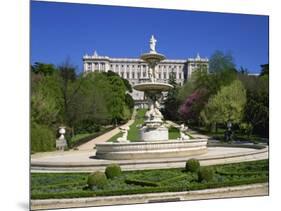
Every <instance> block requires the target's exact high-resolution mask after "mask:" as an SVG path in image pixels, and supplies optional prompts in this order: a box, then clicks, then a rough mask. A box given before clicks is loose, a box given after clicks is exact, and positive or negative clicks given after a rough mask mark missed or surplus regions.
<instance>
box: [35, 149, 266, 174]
mask: <svg viewBox="0 0 281 211" xmlns="http://www.w3.org/2000/svg"><path fill="white" fill-rule="evenodd" d="M94 155H95V150H92V151H90V152H89V151H73V152H61V153H60V154H58V153H57V154H52V155H45V156H37V157H32V159H31V171H32V172H70V171H72V172H74V171H77V172H91V171H96V170H99V171H104V169H105V167H106V166H107V165H109V164H111V163H118V164H119V165H120V166H121V167H122V169H123V170H141V169H162V168H180V167H183V166H184V165H185V162H186V160H188V159H190V158H196V159H198V160H200V163H201V165H203V166H206V165H215V164H226V163H237V162H243V161H253V160H262V159H268V148H267V147H266V148H264V149H251V148H237V147H209V148H208V152H207V153H206V154H203V155H197V156H192V157H184V158H166V159H144V160H102V159H95V157H94Z"/></svg>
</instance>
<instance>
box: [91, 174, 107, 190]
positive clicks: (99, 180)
mask: <svg viewBox="0 0 281 211" xmlns="http://www.w3.org/2000/svg"><path fill="white" fill-rule="evenodd" d="M106 183H107V179H106V176H105V174H104V173H103V172H99V171H96V172H94V173H92V174H90V175H89V176H88V181H87V184H88V186H89V187H90V188H93V187H97V188H103V187H104V186H105V185H106Z"/></svg>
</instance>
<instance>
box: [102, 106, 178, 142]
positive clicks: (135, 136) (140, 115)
mask: <svg viewBox="0 0 281 211" xmlns="http://www.w3.org/2000/svg"><path fill="white" fill-rule="evenodd" d="M146 111H147V109H139V110H138V111H137V114H136V117H135V122H134V123H133V124H132V125H131V126H130V130H129V131H128V140H130V141H138V140H139V139H140V137H139V127H138V126H140V125H142V124H143V123H144V120H145V116H144V115H145V112H146ZM121 136H122V133H121V132H120V133H118V134H116V135H114V136H112V137H111V138H110V139H109V140H107V141H108V142H114V141H116V140H117V138H119V137H121ZM179 137H180V132H179V130H178V129H177V128H174V127H171V128H170V129H169V139H177V138H179Z"/></svg>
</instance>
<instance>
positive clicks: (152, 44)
mask: <svg viewBox="0 0 281 211" xmlns="http://www.w3.org/2000/svg"><path fill="white" fill-rule="evenodd" d="M156 42H157V40H156V39H155V38H154V35H152V36H151V38H150V45H149V46H150V53H156V50H155V46H156Z"/></svg>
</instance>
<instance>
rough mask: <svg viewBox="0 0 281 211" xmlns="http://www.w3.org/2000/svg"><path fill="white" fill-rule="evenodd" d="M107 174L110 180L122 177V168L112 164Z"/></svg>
mask: <svg viewBox="0 0 281 211" xmlns="http://www.w3.org/2000/svg"><path fill="white" fill-rule="evenodd" d="M105 174H106V177H107V178H108V179H113V178H114V177H118V176H120V175H121V168H120V166H119V165H118V164H110V165H108V166H107V167H106V169H105Z"/></svg>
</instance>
